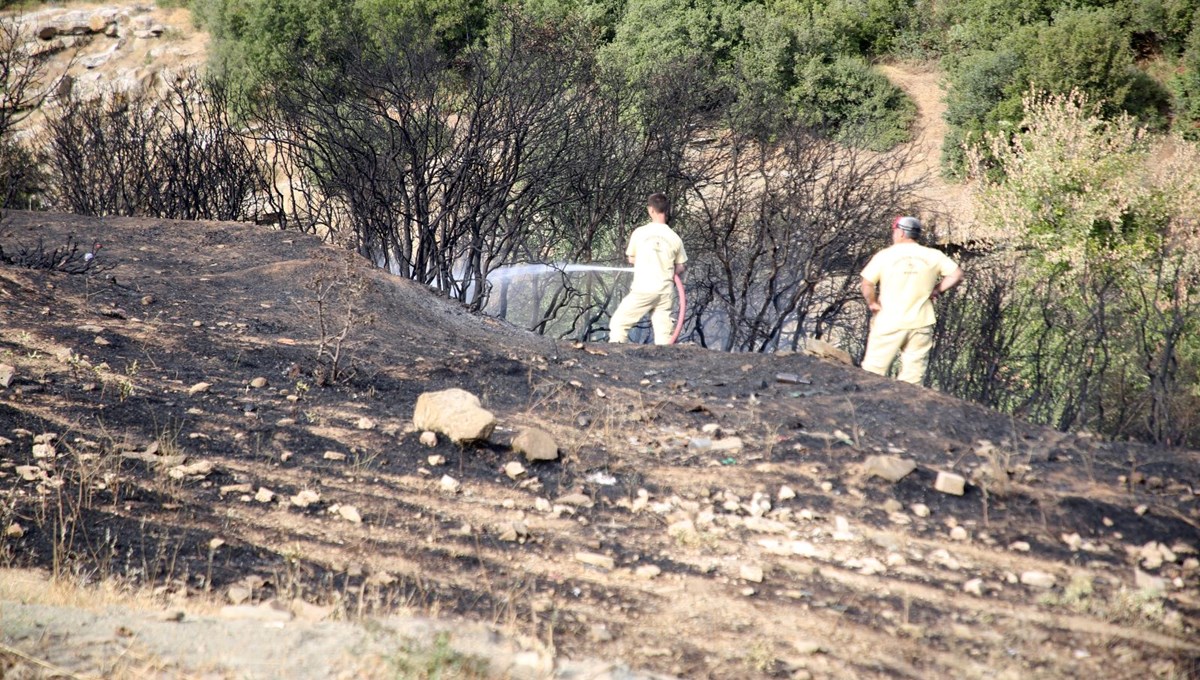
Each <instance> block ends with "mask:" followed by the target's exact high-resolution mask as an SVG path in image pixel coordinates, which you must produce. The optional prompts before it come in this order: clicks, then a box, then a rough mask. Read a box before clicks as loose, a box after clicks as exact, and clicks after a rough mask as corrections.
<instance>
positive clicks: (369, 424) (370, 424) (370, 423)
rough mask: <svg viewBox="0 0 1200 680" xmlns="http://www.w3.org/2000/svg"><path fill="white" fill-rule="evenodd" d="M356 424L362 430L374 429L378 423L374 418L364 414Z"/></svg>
mask: <svg viewBox="0 0 1200 680" xmlns="http://www.w3.org/2000/svg"><path fill="white" fill-rule="evenodd" d="M354 426H355V427H357V428H358V429H360V430H374V429H375V428H376V423H375V421H374V420H371V419H370V418H368V417H366V416H363V417H362V418H359V419H358V420H357V421H356V422H355V423H354Z"/></svg>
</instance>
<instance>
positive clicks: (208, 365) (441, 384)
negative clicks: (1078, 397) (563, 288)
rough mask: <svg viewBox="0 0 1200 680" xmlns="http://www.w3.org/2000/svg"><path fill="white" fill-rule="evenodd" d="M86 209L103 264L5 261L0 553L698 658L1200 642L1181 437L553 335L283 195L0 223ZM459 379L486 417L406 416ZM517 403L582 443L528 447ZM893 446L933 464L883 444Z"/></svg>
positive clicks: (1192, 460) (1021, 660)
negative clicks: (527, 455) (1026, 416)
mask: <svg viewBox="0 0 1200 680" xmlns="http://www.w3.org/2000/svg"><path fill="white" fill-rule="evenodd" d="M69 235H73V237H74V238H75V240H76V241H78V242H80V243H88V244H90V243H92V242H94V241H98V242H100V243H102V244H103V248H102V249H101V250H100V251H99V256H98V258H97V262H98V263H102V264H106V265H110V266H111V267H112V268H111V269H109V270H107V271H99V270H96V271H95V272H94V273H92V274H87V275H84V274H74V275H72V274H66V273H63V272H60V271H55V270H53V269H50V270H47V269H28V268H22V267H17V266H3V267H0V331H2V337H0V363H4V364H9V365H11V366H13V367H14V369H15V373H14V377H13V378H12V380H11V383H10V384H9V385H8V386H7V387H6V388H0V437H2V438H4V439H3V440H0V442H2V443H3V446H2V447H0V456H2V458H3V462H2V463H0V487H2V488H3V489H4V492H5V499H4V503H3V510H2V512H3V513H4V515H3V516H2V517H0V520H2V522H0V524H3V526H4V527H6V528H7V531H6V537H5V538H4V543H3V551H2V553H0V554H2V556H3V558H4V560H5V562H6V565H7V566H11V567H18V566H22V567H30V566H31V567H39V568H45V569H47V570H51V571H53V572H55V573H56V575H57V576H58V577H59V578H63V579H75V580H84V581H90V582H96V581H105V580H111V581H119V582H121V583H124V584H128V585H129V586H130V587H133V588H144V589H147V590H150V591H152V592H153V593H155V594H156V596H158V597H160V598H162V599H163V600H164V601H170V602H172V603H174V604H176V605H180V603H186V602H187V601H189V600H201V599H205V598H208V599H216V600H218V601H225V600H226V599H241V598H243V597H244V598H247V599H246V601H247V602H261V601H267V600H279V601H285V602H287V601H293V600H295V599H297V598H299V599H303V600H304V601H306V602H308V603H310V604H313V605H316V606H317V607H324V608H325V609H324V611H325V612H326V613H327V614H328V616H330V617H332V618H346V619H352V620H358V619H362V618H364V617H373V616H383V615H389V614H394V613H417V614H423V615H432V616H459V617H463V618H465V619H470V620H475V621H482V622H484V623H487V624H491V625H495V626H497V627H499V628H500V629H501V630H504V631H506V632H508V633H511V634H513V635H523V636H527V637H528V638H529V639H532V640H536V641H538V642H539V643H540V644H542V645H543V647H544V648H547V649H552V650H553V651H554V653H555V654H557V655H559V656H560V657H582V656H588V657H601V658H611V659H622V660H624V661H625V662H627V663H629V664H630V665H632V666H634V667H639V668H644V669H648V670H652V671H656V672H660V673H666V674H673V675H678V676H682V677H695V678H754V677H807V676H810V675H811V676H814V677H845V678H851V677H854V678H859V677H862V678H869V677H879V678H883V677H889V678H890V677H910V678H930V677H1011V678H1026V677H1082V676H1086V675H1092V676H1095V677H1106V678H1143V677H1150V676H1156V675H1157V676H1161V677H1176V678H1186V677H1197V675H1198V674H1200V645H1198V644H1197V643H1196V639H1197V636H1196V628H1197V625H1198V624H1200V568H1198V566H1197V561H1196V559H1197V557H1200V555H1198V554H1197V553H1196V549H1197V548H1198V547H1200V538H1198V536H1200V531H1198V530H1197V523H1198V522H1200V496H1198V495H1197V492H1200V456H1197V454H1196V452H1193V451H1185V450H1168V449H1156V448H1150V447H1145V446H1141V445H1137V444H1131V443H1124V442H1110V441H1103V440H1101V439H1099V438H1097V437H1094V436H1090V435H1089V434H1087V433H1058V432H1055V431H1052V430H1049V429H1046V428H1042V427H1037V426H1034V425H1030V424H1028V423H1024V422H1022V421H1020V420H1017V419H1013V418H1011V417H1009V416H1006V415H1003V414H999V413H996V412H993V411H989V410H987V409H983V408H980V407H977V406H974V405H972V404H968V403H965V402H961V401H958V400H955V399H952V398H949V397H946V396H944V395H940V394H937V393H934V392H931V391H928V390H924V389H921V388H917V387H913V386H909V385H904V384H899V383H896V382H893V381H889V380H884V379H880V378H877V377H875V376H872V375H869V374H866V373H863V372H861V371H859V370H858V369H855V368H853V367H846V366H842V365H838V364H835V363H832V362H829V361H826V360H824V359H819V358H815V357H811V356H806V355H803V354H789V355H770V356H767V355H730V354H722V353H718V352H712V351H708V350H704V349H701V348H698V347H694V346H673V347H652V346H632V345H625V346H617V347H610V346H608V345H592V344H589V345H586V346H585V345H576V344H573V343H571V342H569V341H563V340H553V339H549V338H545V337H540V336H536V335H533V334H529V333H526V332H524V331H522V330H520V329H516V328H513V327H511V326H509V325H507V324H504V323H501V322H498V321H496V320H493V319H488V318H484V317H478V316H473V315H471V314H468V313H467V312H466V311H464V310H462V309H461V308H459V307H458V306H457V305H455V304H454V303H453V302H452V301H449V300H445V299H442V298H439V297H437V296H436V295H435V294H434V293H432V292H431V291H429V290H428V289H425V288H423V287H421V286H418V285H415V284H412V283H410V282H407V281H402V280H398V279H395V278H393V277H390V276H388V275H386V274H384V273H381V272H379V271H377V270H373V269H371V268H369V267H367V266H366V264H365V263H363V262H361V261H359V260H358V259H357V258H354V257H352V256H349V255H347V254H345V253H342V252H340V251H337V250H335V249H333V248H331V247H329V246H324V245H321V244H320V243H318V242H317V241H316V240H315V239H313V238H311V237H308V236H304V235H300V234H296V233H291V232H279V231H272V230H269V229H266V228H263V227H255V226H250V225H239V224H215V223H179V222H166V221H147V220H133V219H93V218H82V217H74V216H59V215H47V214H35V213H18V212H13V213H10V214H9V216H8V219H7V220H6V221H5V222H4V223H3V225H2V226H0V246H2V247H3V248H4V249H5V252H14V249H15V248H16V247H17V246H18V245H19V244H31V243H34V242H36V240H37V239H38V238H41V239H44V241H45V243H47V244H50V245H54V244H60V243H65V242H66V240H67V238H68V236H69ZM331 285H332V288H330V286H331ZM322 291H327V292H325V293H324V294H323V293H322ZM347 309H350V310H351V316H349V317H347V316H345V315H346V310H347ZM322 316H323V317H324V319H325V321H326V330H325V332H324V333H323V332H322V331H321V329H320V323H321V318H322ZM347 318H348V319H349V320H350V329H349V332H348V334H347V336H346V342H345V344H344V346H343V352H342V354H341V356H340V357H339V361H338V365H336V366H333V365H331V361H330V360H329V359H328V358H325V359H323V360H319V359H318V350H319V349H320V348H321V347H322V346H324V347H325V348H326V349H331V348H333V347H334V345H335V344H336V343H335V342H334V341H333V339H332V336H333V335H336V332H337V331H339V330H341V328H342V325H341V324H343V323H344V322H345V321H346V319H347ZM323 340H324V341H323ZM780 373H791V374H795V375H797V376H800V377H801V378H802V381H801V382H800V383H783V382H779V381H777V380H776V376H777V375H778V374H780ZM256 378H264V379H265V385H263V384H262V383H263V382H264V381H258V382H255V379H256ZM200 383H207V385H208V386H207V388H205V387H202V386H200ZM255 385H260V386H255ZM448 387H460V388H463V389H466V390H468V391H470V392H473V393H474V394H476V395H478V396H479V397H480V398H481V400H482V401H483V404H484V406H485V407H486V408H488V409H490V410H492V411H493V412H494V413H496V414H497V416H498V419H499V423H500V426H499V428H498V429H497V431H496V433H495V434H494V435H493V436H492V438H491V441H490V442H488V443H484V444H480V445H477V446H467V447H461V446H458V445H454V444H452V443H449V442H447V441H446V440H445V439H444V438H442V439H441V440H440V441H439V443H438V444H437V445H436V446H434V447H426V446H424V445H422V444H421V443H420V442H419V435H420V432H417V431H415V430H414V429H413V427H412V425H411V421H412V415H413V406H414V403H415V401H416V399H417V397H418V395H420V394H421V393H423V392H426V391H431V390H438V389H443V388H448ZM527 426H537V427H541V428H543V429H545V430H547V431H549V432H551V433H553V435H554V436H555V437H556V439H557V441H558V443H559V446H560V449H561V451H562V452H563V457H562V459H560V460H559V461H553V462H537V463H528V462H527V463H526V467H528V472H527V473H526V474H525V475H521V476H518V477H517V478H516V479H510V478H509V477H508V476H506V474H505V473H504V471H503V467H504V465H505V463H508V462H510V461H513V460H517V459H518V456H517V455H516V454H514V453H513V451H512V450H511V448H510V446H509V442H510V441H511V438H512V436H513V435H514V433H515V432H516V431H517V430H519V429H520V428H523V427H527ZM706 426H707V427H706ZM47 433H52V434H54V435H56V436H54V437H46V436H45V435H46V434H47ZM735 437H736V438H737V439H739V440H740V441H741V446H740V447H738V446H736V445H731V444H730V443H731V442H733V441H734V438H735ZM47 444H48V445H49V446H48V447H46V446H44V445H47ZM39 445H41V446H39ZM722 446H728V448H722ZM881 454H883V455H894V456H897V457H901V458H906V459H910V460H912V461H915V462H916V463H917V465H918V466H917V469H916V470H915V471H914V472H912V473H911V474H909V475H908V476H906V477H904V478H903V479H901V480H900V481H899V482H897V483H894V484H893V483H889V482H886V481H884V480H882V479H880V478H878V477H871V476H869V475H868V474H867V473H866V472H865V468H864V464H865V462H866V460H867V458H868V457H869V456H872V455H881ZM431 456H441V457H442V458H443V459H444V462H440V463H439V464H436V465H435V464H433V463H432V462H431V460H430V457H431ZM938 471H949V472H957V473H959V474H962V475H963V476H965V477H967V478H968V479H970V480H972V482H973V483H971V484H969V485H968V487H967V490H966V493H965V494H964V495H962V496H954V495H947V494H943V493H940V492H938V491H936V490H934V488H933V485H934V480H935V477H936V475H937V473H938ZM443 476H450V477H453V478H454V479H455V480H457V481H458V482H459V483H460V484H461V488H460V489H459V491H458V492H456V493H448V492H445V491H444V490H443V487H442V478H443ZM783 487H787V490H783ZM264 489H265V490H266V492H264V491H263V490H264ZM781 490H782V491H783V492H782V493H781ZM301 491H310V492H315V494H316V496H317V497H318V498H319V500H315V501H313V502H310V503H308V504H307V505H306V506H305V507H301V506H300V505H301V504H297V503H294V502H293V501H292V500H291V499H292V498H293V497H296V496H297V495H298V494H299V493H300V492H301ZM921 506H924V507H923V508H922V507H921ZM347 508H353V510H354V511H356V514H357V515H358V516H359V517H361V522H356V521H353V519H352V518H353V516H354V514H355V513H349V512H347V511H346V509H347ZM13 527H17V528H15V529H14V528H13ZM955 527H959V528H961V529H963V530H965V533H963V532H962V531H953V530H954V528H955ZM518 529H519V531H518ZM513 538H515V539H516V540H509V539H513ZM214 539H219V542H214ZM580 553H589V554H595V555H600V556H606V557H609V558H611V559H612V560H613V564H614V568H612V569H607V568H605V567H604V566H599V567H597V566H593V565H591V564H588V563H586V562H584V561H581V560H580V559H578V555H579V554H580ZM650 565H653V566H654V567H657V570H658V573H657V575H654V570H648V569H645V567H647V566H650ZM639 568H641V569H639ZM1139 570H1140V572H1141V575H1140V576H1139V575H1138V571H1139ZM1032 572H1044V573H1045V574H1048V575H1050V576H1052V577H1053V580H1054V584H1053V585H1052V586H1051V587H1048V588H1047V587H1038V586H1036V585H1026V584H1024V583H1022V582H1021V580H1022V576H1023V575H1026V574H1029V573H1032ZM235 593H237V595H236V597H235V595H234V594H235Z"/></svg>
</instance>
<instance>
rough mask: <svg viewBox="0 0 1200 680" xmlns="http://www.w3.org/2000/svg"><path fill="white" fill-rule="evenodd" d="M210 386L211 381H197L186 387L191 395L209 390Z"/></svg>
mask: <svg viewBox="0 0 1200 680" xmlns="http://www.w3.org/2000/svg"><path fill="white" fill-rule="evenodd" d="M211 387H212V383H206V382H198V383H196V384H195V385H192V386H191V387H189V388H188V395H189V396H191V395H197V394H201V393H203V392H207V391H208V390H209V388H211Z"/></svg>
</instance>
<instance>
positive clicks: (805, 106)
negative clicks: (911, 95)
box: [789, 56, 916, 150]
mask: <svg viewBox="0 0 1200 680" xmlns="http://www.w3.org/2000/svg"><path fill="white" fill-rule="evenodd" d="M789 97H790V99H791V101H792V104H793V106H794V107H795V108H796V109H797V111H798V113H799V116H800V117H801V119H802V120H806V121H807V122H810V123H812V124H815V125H822V126H828V127H830V128H831V129H833V130H834V131H835V132H836V133H837V135H838V136H839V137H842V138H843V139H845V140H847V141H858V140H861V142H862V143H865V144H866V146H867V147H868V148H872V149H875V150H884V149H889V148H891V147H893V146H895V145H896V144H899V143H901V142H903V141H905V140H907V139H908V138H909V125H911V123H912V120H913V118H914V117H915V116H916V106H915V105H914V104H913V103H912V101H910V100H909V99H908V98H907V97H905V95H904V93H903V92H902V91H901V90H900V89H899V88H897V87H896V86H895V85H893V84H892V83H891V82H890V81H889V80H888V79H887V78H886V77H884V76H883V75H882V74H880V73H878V72H876V71H874V70H873V69H872V68H871V66H870V64H868V63H867V62H866V60H864V59H863V58H862V57H852V56H844V57H838V58H836V59H834V60H833V61H832V62H826V61H824V60H822V59H820V58H812V59H809V60H808V61H807V62H805V63H804V64H802V65H800V66H799V67H798V68H797V74H796V85H795V87H793V88H792V90H791V91H790V92H789Z"/></svg>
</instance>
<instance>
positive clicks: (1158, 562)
mask: <svg viewBox="0 0 1200 680" xmlns="http://www.w3.org/2000/svg"><path fill="white" fill-rule="evenodd" d="M1138 554H1139V557H1140V558H1141V559H1140V560H1139V561H1140V563H1141V565H1142V568H1144V569H1158V568H1159V567H1161V566H1162V565H1163V556H1162V552H1160V551H1159V549H1158V543H1156V542H1154V541H1150V542H1149V543H1147V544H1146V545H1144V546H1142V548H1141V550H1140V551H1139V552H1138Z"/></svg>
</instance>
